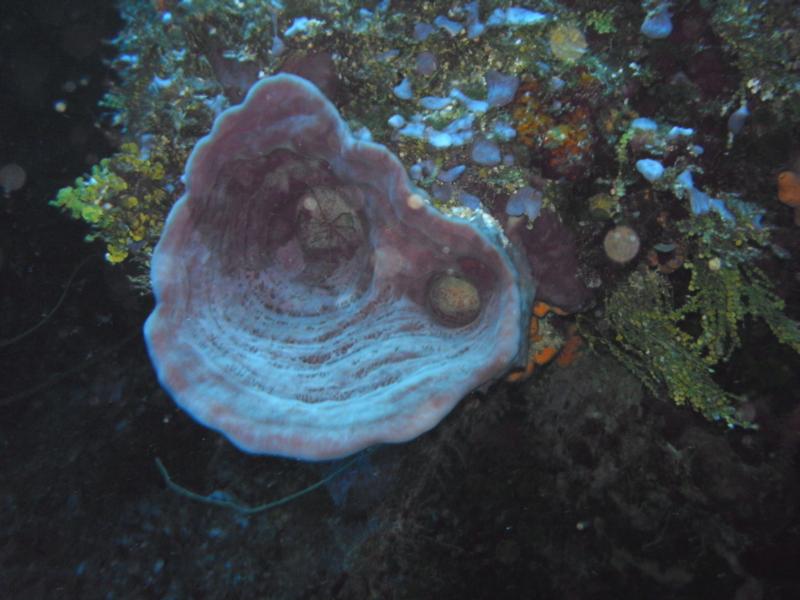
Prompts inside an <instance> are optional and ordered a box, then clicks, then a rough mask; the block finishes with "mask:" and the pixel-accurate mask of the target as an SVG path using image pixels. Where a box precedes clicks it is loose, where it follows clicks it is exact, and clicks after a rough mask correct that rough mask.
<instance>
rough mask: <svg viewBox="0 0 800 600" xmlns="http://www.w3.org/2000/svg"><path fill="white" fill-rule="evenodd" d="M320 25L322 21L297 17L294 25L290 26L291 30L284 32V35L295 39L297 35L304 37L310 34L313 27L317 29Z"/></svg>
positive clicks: (293, 22)
mask: <svg viewBox="0 0 800 600" xmlns="http://www.w3.org/2000/svg"><path fill="white" fill-rule="evenodd" d="M319 24H320V21H318V20H317V19H309V18H308V17H297V18H296V19H295V20H294V21H292V24H291V25H290V26H289V29H287V30H286V31H284V32H283V35H285V36H286V37H293V36H295V35H302V34H305V33H309V32H310V31H311V29H312V28H313V27H316V26H317V25H319Z"/></svg>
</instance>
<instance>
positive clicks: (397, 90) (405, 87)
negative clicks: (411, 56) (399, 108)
mask: <svg viewBox="0 0 800 600" xmlns="http://www.w3.org/2000/svg"><path fill="white" fill-rule="evenodd" d="M392 92H394V95H395V96H397V97H398V98H400V100H411V98H413V97H414V92H413V91H412V90H411V81H409V79H408V77H406V78H405V79H403V81H401V82H400V83H398V84H397V85H396V86H394V87H393V88H392Z"/></svg>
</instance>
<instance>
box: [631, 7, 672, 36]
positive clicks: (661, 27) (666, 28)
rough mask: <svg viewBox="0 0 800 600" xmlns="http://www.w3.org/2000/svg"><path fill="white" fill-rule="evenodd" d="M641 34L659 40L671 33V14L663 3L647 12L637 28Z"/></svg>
mask: <svg viewBox="0 0 800 600" xmlns="http://www.w3.org/2000/svg"><path fill="white" fill-rule="evenodd" d="M639 31H641V32H642V34H643V35H644V36H646V37H649V38H650V39H652V40H661V39H664V38H665V37H669V34H670V33H672V15H671V14H670V12H669V9H668V7H667V6H666V5H665V4H661V5H659V6H658V8H656V9H655V10H654V11H652V12H649V13H648V14H647V16H646V17H645V18H644V21H643V22H642V26H641V28H640V29H639Z"/></svg>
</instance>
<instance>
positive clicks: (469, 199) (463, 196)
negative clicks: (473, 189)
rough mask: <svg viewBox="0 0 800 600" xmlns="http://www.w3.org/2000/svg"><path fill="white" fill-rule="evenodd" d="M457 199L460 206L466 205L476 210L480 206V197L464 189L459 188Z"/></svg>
mask: <svg viewBox="0 0 800 600" xmlns="http://www.w3.org/2000/svg"><path fill="white" fill-rule="evenodd" d="M458 201H459V202H461V204H462V206H466V207H467V208H471V209H472V210H478V209H479V208H480V207H481V199H480V198H478V197H477V196H473V195H472V194H470V193H469V192H465V191H464V190H459V192H458Z"/></svg>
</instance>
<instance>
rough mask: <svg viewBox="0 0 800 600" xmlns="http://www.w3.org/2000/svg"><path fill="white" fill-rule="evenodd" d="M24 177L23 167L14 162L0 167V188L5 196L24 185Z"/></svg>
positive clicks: (25, 175)
mask: <svg viewBox="0 0 800 600" xmlns="http://www.w3.org/2000/svg"><path fill="white" fill-rule="evenodd" d="M26 179H27V174H26V173H25V169H23V168H22V167H20V166H19V165H18V164H16V163H9V164H7V165H4V166H3V167H2V168H0V188H3V193H4V194H5V195H6V196H8V195H9V194H11V192H16V191H17V190H18V189H20V188H21V187H22V186H23V185H25V180H26Z"/></svg>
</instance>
